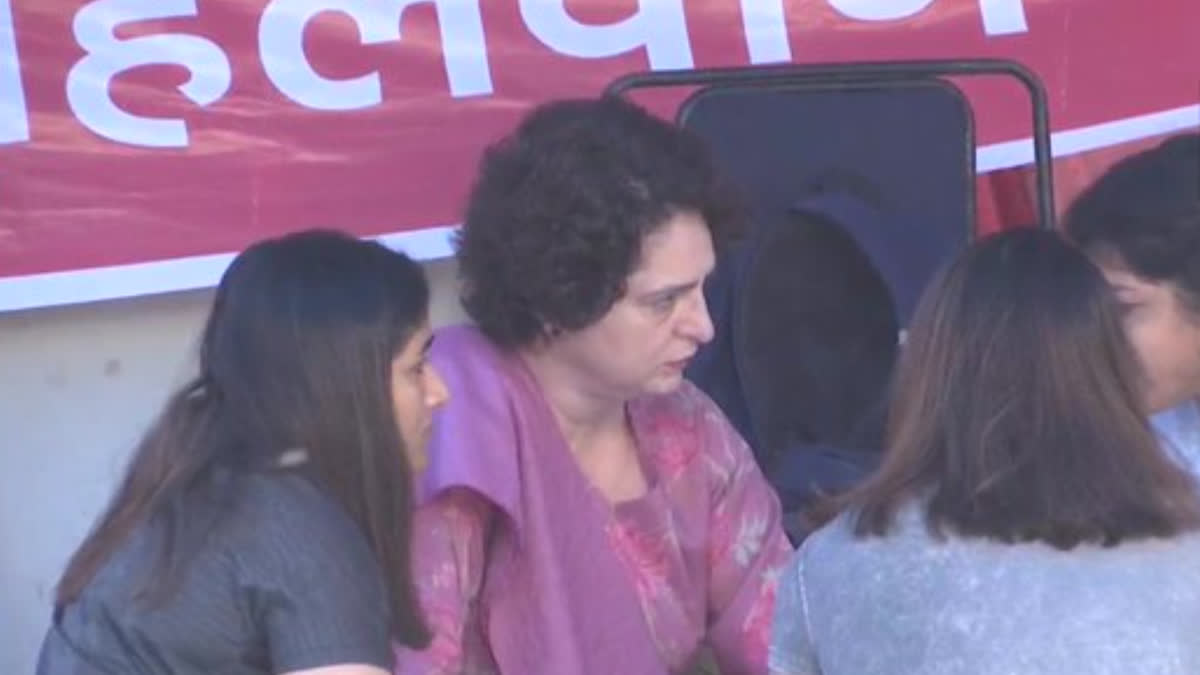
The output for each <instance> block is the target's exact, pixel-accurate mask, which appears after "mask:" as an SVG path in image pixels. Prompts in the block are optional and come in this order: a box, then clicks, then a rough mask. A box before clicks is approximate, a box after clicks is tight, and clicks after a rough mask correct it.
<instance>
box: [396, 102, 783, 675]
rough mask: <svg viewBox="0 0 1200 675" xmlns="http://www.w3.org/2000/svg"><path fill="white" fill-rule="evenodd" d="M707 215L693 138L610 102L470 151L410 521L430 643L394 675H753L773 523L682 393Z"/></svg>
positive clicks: (701, 411)
mask: <svg viewBox="0 0 1200 675" xmlns="http://www.w3.org/2000/svg"><path fill="white" fill-rule="evenodd" d="M726 195H727V193H726V191H725V188H724V187H723V185H722V183H721V182H720V181H719V179H718V177H717V175H716V172H715V170H714V168H713V166H712V163H711V160H710V158H709V156H708V154H707V149H706V148H705V146H704V145H703V144H702V143H701V141H700V140H699V139H698V138H697V137H695V136H693V135H692V134H690V133H689V132H687V131H685V130H682V129H680V128H678V127H676V126H674V125H671V124H669V123H667V122H665V121H662V120H659V119H658V118H655V117H653V116H652V115H650V114H649V113H647V112H646V111H644V110H642V109H641V108H639V107H637V106H635V105H634V104H632V103H629V102H627V101H623V100H621V99H617V98H604V99H599V100H572V101H559V102H553V103H549V104H546V105H543V106H541V107H539V108H537V109H535V110H534V111H532V112H531V113H530V114H529V115H528V116H527V117H526V118H525V119H524V121H523V122H522V123H521V124H520V125H519V127H518V128H517V129H516V130H515V131H514V132H513V133H511V134H510V135H509V136H508V137H506V138H504V139H503V140H501V141H500V142H499V143H497V144H496V145H494V146H492V147H491V148H489V149H488V151H487V152H486V155H485V156H484V159H483V162H482V166H481V169H480V172H479V176H478V179H477V182H476V183H475V186H474V189H473V192H472V193H471V196H470V200H469V202H468V205H467V211H466V218H465V222H464V226H463V229H462V231H461V234H460V235H459V239H458V242H457V257H458V263H459V267H460V271H461V276H462V281H463V284H464V285H463V294H462V299H463V303H464V306H465V308H466V310H467V312H468V314H469V315H470V317H471V318H472V319H473V320H474V322H475V324H476V326H474V327H467V326H457V327H452V328H449V329H445V330H442V331H440V332H439V333H438V336H437V342H436V345H435V347H434V349H433V353H432V359H433V362H434V363H435V364H436V365H437V366H438V368H439V371H440V372H441V373H442V374H443V375H444V376H445V378H446V381H447V383H448V385H449V386H450V387H451V389H453V390H454V391H455V397H454V399H453V400H452V401H451V402H450V403H449V404H448V406H447V407H445V408H443V409H442V410H441V411H439V413H438V414H437V415H436V416H435V431H434V436H433V440H432V443H431V455H432V457H433V460H432V463H431V465H430V467H429V470H428V472H427V474H426V476H425V488H426V501H425V502H424V503H423V505H422V506H421V507H420V508H419V509H418V513H417V519H416V522H417V524H418V525H417V527H418V531H419V532H420V536H419V537H418V540H417V542H416V544H415V546H416V550H415V562H414V566H415V570H416V574H417V587H418V590H419V592H420V594H421V598H422V602H423V605H424V607H425V609H426V610H427V612H428V616H429V621H430V627H431V629H432V631H433V643H432V646H431V647H430V649H429V650H428V651H426V652H424V653H417V652H412V651H407V652H402V653H401V654H400V658H399V662H398V665H397V673H401V674H410V673H422V674H425V673H463V672H467V673H486V672H491V673H503V674H505V675H537V674H538V673H547V674H555V675H557V674H562V673H572V674H573V675H589V674H596V675H601V674H606V675H607V674H611V673H639V674H646V675H652V674H654V673H668V672H671V673H678V672H683V671H685V670H686V669H687V668H689V667H691V666H692V665H693V663H694V662H695V661H697V655H698V654H699V653H701V652H702V651H706V652H707V653H710V654H711V655H712V657H713V658H714V659H715V661H716V662H717V664H719V666H720V668H721V672H722V673H724V674H725V675H738V674H739V673H763V672H765V671H766V646H767V637H768V626H769V622H770V615H771V608H772V603H773V597H774V586H775V578H776V576H775V575H776V573H777V571H778V568H779V567H780V565H782V563H783V562H784V561H785V560H786V556H787V555H788V554H790V551H791V547H790V544H789V543H788V541H787V538H786V536H785V535H784V531H783V529H782V527H781V525H780V511H779V503H778V500H777V498H776V496H775V494H774V493H773V492H772V490H771V488H770V486H769V485H768V484H767V483H766V481H765V480H764V478H763V476H762V474H761V473H760V471H759V469H758V467H757V465H756V464H755V462H754V458H753V456H752V455H751V453H750V451H749V449H748V448H747V446H746V444H745V443H744V442H743V441H742V439H741V438H740V437H739V436H738V435H737V433H736V432H735V431H733V429H732V427H731V426H730V424H729V423H728V422H727V421H726V419H725V417H724V416H722V414H721V413H720V411H719V410H718V408H717V407H716V406H715V404H713V403H712V401H710V400H709V399H708V398H707V397H706V396H704V395H703V394H702V393H701V392H700V391H699V390H698V389H697V388H695V387H694V386H692V385H690V384H688V383H686V382H685V381H684V378H683V371H684V368H685V367H686V366H687V363H688V361H689V359H690V358H691V357H692V355H693V354H695V353H696V350H697V348H698V347H699V346H700V345H701V344H702V343H704V342H705V341H707V340H709V339H710V338H711V337H712V334H713V326H712V322H711V320H710V318H709V315H708V310H707V307H706V306H705V302H704V295H703V292H702V289H701V284H702V282H703V281H704V278H705V277H706V276H707V275H708V274H709V272H710V271H711V270H712V269H713V265H714V257H715V254H714V242H716V241H720V240H721V239H722V238H723V236H724V235H725V233H726V232H727V231H729V230H730V228H731V226H732V225H733V223H734V220H733V218H734V216H733V213H734V211H733V210H732V209H731V207H730V203H731V202H730V201H729V200H728V197H727V196H726ZM703 647H707V648H708V649H707V650H704V649H702V648H703Z"/></svg>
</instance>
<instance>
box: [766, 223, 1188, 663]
mask: <svg viewBox="0 0 1200 675" xmlns="http://www.w3.org/2000/svg"><path fill="white" fill-rule="evenodd" d="M1144 386H1145V382H1144V378H1143V376H1142V373H1141V370H1140V369H1139V367H1138V362H1137V359H1136V357H1135V355H1134V353H1133V351H1132V348H1131V346H1130V344H1129V342H1128V339H1127V338H1126V335H1125V333H1124V332H1123V330H1122V324H1121V316H1120V311H1119V308H1118V306H1117V303H1116V299H1115V298H1114V297H1113V295H1112V293H1111V291H1110V290H1109V288H1108V286H1107V284H1106V282H1105V280H1104V277H1103V276H1102V275H1101V273H1100V271H1099V270H1098V269H1097V268H1095V267H1094V266H1093V265H1092V264H1091V263H1090V262H1089V261H1088V260H1087V258H1086V257H1085V256H1084V254H1083V253H1082V252H1081V251H1079V250H1078V249H1076V248H1074V247H1072V246H1071V245H1069V244H1068V243H1066V242H1065V241H1063V240H1062V239H1061V238H1060V237H1059V236H1058V235H1056V234H1054V233H1051V232H1047V231H1043V230H1033V229H1029V230H1020V231H1013V232H1008V233H1004V234H999V235H995V236H993V237H991V238H988V239H986V240H984V241H982V242H980V243H977V244H976V245H974V246H973V247H972V248H971V249H970V250H968V251H967V252H966V253H965V254H963V255H962V256H961V257H960V258H959V259H958V260H956V261H955V262H954V263H953V264H952V265H951V266H950V267H949V268H948V269H947V270H946V271H945V272H944V273H943V274H942V275H941V276H940V277H939V279H938V280H937V281H936V283H934V284H933V286H932V287H931V288H930V289H929V290H928V291H927V293H926V295H925V297H924V298H923V299H922V302H921V304H920V307H919V309H918V311H917V314H916V316H915V319H914V322H913V324H912V327H911V331H910V333H909V339H908V342H907V345H906V347H905V349H904V351H903V353H902V355H901V357H900V361H899V364H898V370H897V375H896V381H895V388H894V398H893V401H892V405H891V409H890V411H889V420H888V433H887V441H886V447H885V453H884V457H883V460H882V464H881V466H880V468H879V470H878V471H877V472H876V473H875V474H874V475H873V476H872V477H870V478H869V479H868V480H867V481H865V482H864V483H863V484H862V485H860V486H859V487H858V488H856V489H854V490H852V491H851V492H850V493H849V494H847V495H846V496H844V497H843V498H841V499H840V500H838V501H837V502H835V503H834V504H833V506H834V508H833V509H832V511H831V512H832V513H834V514H835V515H834V517H833V518H832V520H830V521H828V522H826V523H825V524H824V526H823V527H821V529H819V530H818V531H817V532H815V533H814V534H813V535H811V536H810V537H809V538H808V539H807V540H806V541H805V543H804V544H803V546H802V547H801V549H800V551H798V552H797V554H796V557H795V558H794V560H793V563H792V565H791V567H790V568H789V569H787V570H786V571H785V572H784V574H783V577H782V579H781V581H780V589H779V596H778V604H777V606H776V614H775V619H774V624H773V632H772V647H771V656H770V661H771V672H773V673H776V674H777V675H813V674H817V673H820V674H821V675H844V674H850V673H853V674H854V675H877V674H883V673H886V674H888V675H908V674H910V673H914V674H915V673H922V674H926V675H928V674H937V673H973V674H975V675H991V674H999V673H1023V674H1025V675H1039V674H1043V673H1044V674H1046V675H1049V674H1051V673H1054V674H1056V675H1057V674H1061V673H1091V674H1092V675H1100V674H1108V673H1114V674H1115V673H1121V674H1122V675H1138V674H1143V673H1144V674H1146V675H1149V674H1150V673H1154V674H1155V675H1183V674H1185V673H1196V672H1200V643H1198V642H1197V641H1196V640H1195V638H1194V636H1193V634H1192V633H1193V630H1194V627H1195V626H1196V625H1197V623H1198V622H1200V534H1198V533H1197V532H1196V528H1197V526H1198V525H1200V497H1198V496H1197V489H1196V484H1195V482H1194V480H1193V478H1192V477H1191V475H1190V474H1189V473H1188V472H1187V471H1185V470H1184V469H1183V468H1181V467H1180V466H1179V465H1178V464H1177V463H1176V462H1174V461H1173V460H1172V458H1171V457H1169V456H1168V455H1167V454H1166V452H1165V451H1164V450H1163V449H1162V448H1161V447H1160V445H1159V443H1158V442H1157V440H1156V438H1155V436H1154V434H1153V432H1152V431H1151V429H1150V426H1149V422H1148V421H1147V419H1146V414H1145V408H1144V403H1143V401H1144V396H1143V388H1144Z"/></svg>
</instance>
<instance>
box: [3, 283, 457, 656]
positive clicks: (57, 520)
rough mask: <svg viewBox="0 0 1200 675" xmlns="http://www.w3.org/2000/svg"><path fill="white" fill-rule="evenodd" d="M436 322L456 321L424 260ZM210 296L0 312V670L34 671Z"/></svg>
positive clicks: (187, 363) (185, 358)
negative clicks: (52, 617)
mask: <svg viewBox="0 0 1200 675" xmlns="http://www.w3.org/2000/svg"><path fill="white" fill-rule="evenodd" d="M427 269H428V270H429V275H430V280H431V282H432V284H433V288H434V306H433V321H434V323H435V324H442V323H445V322H447V321H451V320H458V319H460V318H461V316H462V315H461V312H460V310H459V308H458V304H457V302H455V300H454V292H453V290H454V289H453V278H454V276H453V265H452V263H451V262H450V261H442V262H438V263H434V264H431V265H429V266H428V268H427ZM210 298H211V293H209V292H207V291H205V292H191V293H180V294H172V295H164V296H157V297H147V298H138V299H133V300H120V301H113V302H104V303H96V304H90V305H81V306H74V307H58V308H48V309H41V310H33V311H25V312H16V313H9V314H4V313H0V430H2V431H0V673H3V674H4V675H23V674H25V673H30V674H32V673H33V668H34V662H35V658H36V655H37V649H38V647H39V645H40V642H41V639H42V635H43V633H44V632H45V630H46V627H47V625H48V621H49V608H50V603H51V598H52V593H53V586H54V583H55V581H57V578H58V575H59V574H60V573H61V571H62V568H63V565H64V564H65V562H66V559H67V556H68V555H69V554H70V553H71V551H72V550H73V548H74V547H75V546H76V545H77V544H78V543H79V541H80V539H81V538H82V537H83V535H84V534H85V532H86V531H87V529H88V528H89V526H90V525H91V523H92V520H93V519H94V518H95V517H96V514H97V513H98V512H99V510H100V509H101V508H102V507H103V505H104V503H105V501H106V500H107V499H108V496H109V494H110V492H111V490H112V488H113V485H114V481H115V480H116V478H117V476H118V475H119V473H120V472H121V470H122V469H123V467H124V464H125V460H126V458H127V457H128V453H129V451H130V449H131V448H132V445H133V444H134V442H136V440H137V438H138V437H139V436H140V435H141V432H142V430H143V428H144V425H145V424H146V423H147V422H148V421H149V420H150V418H151V417H152V416H153V415H154V414H155V413H156V412H157V410H158V407H159V405H160V404H161V403H162V401H163V398H164V397H165V395H166V394H167V392H168V391H169V390H170V389H172V388H173V387H175V386H177V385H178V384H180V383H182V382H183V381H184V380H185V379H186V378H187V377H188V376H189V375H190V374H191V368H192V367H193V363H194V360H193V355H194V346H195V344H196V340H197V336H198V333H199V329H200V326H201V324H202V322H203V320H204V317H205V314H206V312H207V310H208V303H209V301H210Z"/></svg>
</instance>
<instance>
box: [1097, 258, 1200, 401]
mask: <svg viewBox="0 0 1200 675" xmlns="http://www.w3.org/2000/svg"><path fill="white" fill-rule="evenodd" d="M1097 263H1098V264H1099V266H1100V269H1101V271H1102V272H1103V273H1104V276H1105V278H1107V279H1108V282H1109V284H1110V285H1111V286H1112V288H1113V291H1114V292H1115V293H1116V296H1117V301H1118V302H1119V303H1120V304H1121V308H1122V317H1123V320H1124V323H1125V332H1126V334H1127V335H1128V336H1129V340H1130V342H1131V343H1132V344H1133V347H1134V350H1135V351H1136V352H1137V355H1138V359H1139V361H1140V362H1141V364H1142V369H1143V373H1144V376H1145V378H1146V383H1145V397H1146V401H1145V402H1146V405H1147V406H1148V407H1149V409H1150V411H1151V412H1160V411H1162V410H1166V409H1167V408H1171V407H1174V406H1176V405H1178V404H1180V403H1182V402H1184V401H1186V400H1188V399H1192V398H1196V397H1198V396H1200V316H1198V315H1197V314H1196V312H1195V311H1194V310H1193V309H1191V308H1190V307H1189V306H1188V305H1187V304H1186V303H1185V302H1184V300H1183V297H1182V292H1181V291H1180V289H1179V288H1178V287H1177V286H1176V285H1175V284H1173V283H1171V282H1167V281H1151V280H1148V279H1145V278H1143V277H1139V276H1137V275H1136V274H1133V273H1132V272H1130V271H1129V270H1128V269H1127V268H1126V267H1125V266H1124V265H1121V264H1115V263H1113V262H1111V261H1108V262H1106V261H1102V260H1098V261H1097Z"/></svg>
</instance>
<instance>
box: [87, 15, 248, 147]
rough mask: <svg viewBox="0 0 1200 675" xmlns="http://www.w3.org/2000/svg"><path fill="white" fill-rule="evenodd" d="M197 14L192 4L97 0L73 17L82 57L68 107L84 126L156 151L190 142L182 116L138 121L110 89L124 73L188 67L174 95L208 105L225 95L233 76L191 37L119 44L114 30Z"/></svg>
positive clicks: (214, 49) (207, 44)
mask: <svg viewBox="0 0 1200 675" xmlns="http://www.w3.org/2000/svg"><path fill="white" fill-rule="evenodd" d="M195 15H196V2H195V0H155V2H145V1H144V0H96V2H92V3H90V4H87V5H85V6H84V7H83V8H81V9H80V10H79V13H78V14H76V15H75V21H74V23H73V28H74V32H75V40H76V41H77V42H78V43H79V46H80V47H82V48H83V50H84V51H85V52H87V53H86V54H84V56H83V57H82V58H81V59H79V61H77V62H76V63H75V65H74V66H72V67H71V70H70V72H69V73H67V103H68V104H69V105H70V106H71V110H72V111H74V113H75V116H76V117H78V118H79V121H80V122H82V123H83V125H84V126H86V127H87V128H89V129H91V130H92V131H94V132H95V133H97V134H99V135H101V136H104V137H105V138H109V139H112V140H114V141H119V142H121V143H129V144H131V145H144V146H148V147H159V148H180V147H186V146H187V144H188V130H187V124H186V123H185V122H184V121H183V120H181V119H167V118H156V117H143V116H139V115H133V114H131V113H129V112H126V111H124V110H122V109H121V108H120V107H118V106H117V104H116V103H115V102H114V101H113V100H112V94H111V92H110V88H109V85H110V83H111V82H112V79H113V78H114V77H116V76H117V75H118V74H120V73H121V72H123V71H126V70H129V69H130V68H134V67H136V66H142V65H147V64H153V63H171V64H178V65H182V66H184V67H186V68H187V69H188V71H189V77H188V81H187V82H185V83H183V84H182V85H180V86H179V91H180V92H181V93H182V94H183V95H184V96H186V97H187V98H188V99H190V100H191V101H192V102H193V103H195V104H196V105H200V106H205V105H208V104H210V103H213V102H214V101H216V100H217V99H219V98H221V97H222V96H224V95H225V92H226V91H228V90H229V85H230V83H231V81H232V77H233V74H232V72H231V71H230V68H229V60H228V59H227V58H226V57H225V52H224V51H222V50H221V47H220V46H218V45H217V44H216V43H214V42H212V41H211V40H208V39H206V38H202V37H199V36H196V35H185V34H182V33H164V34H161V35H145V36H141V37H135V38H129V39H123V40H119V39H117V37H116V35H115V33H114V31H115V29H116V27H117V26H119V25H121V24H123V23H129V22H132V21H148V20H152V19H167V18H175V17H188V16H195Z"/></svg>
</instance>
